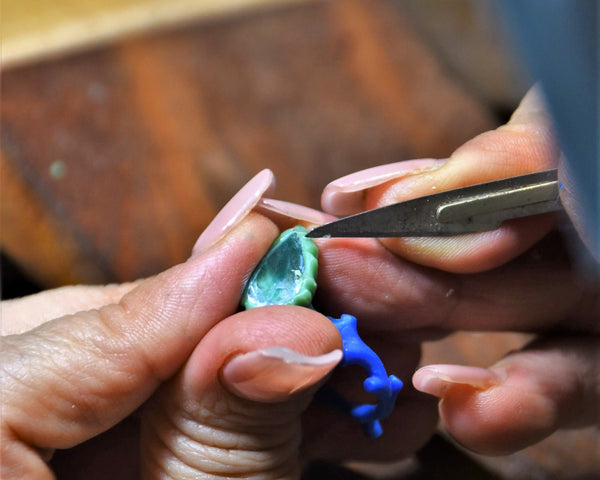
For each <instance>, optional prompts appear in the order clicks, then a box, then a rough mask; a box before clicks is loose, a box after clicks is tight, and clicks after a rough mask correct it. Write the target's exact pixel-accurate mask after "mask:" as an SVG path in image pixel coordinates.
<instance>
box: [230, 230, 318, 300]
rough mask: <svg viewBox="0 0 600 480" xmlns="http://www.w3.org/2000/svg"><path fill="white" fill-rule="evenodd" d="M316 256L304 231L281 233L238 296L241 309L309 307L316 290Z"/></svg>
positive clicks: (312, 243)
mask: <svg viewBox="0 0 600 480" xmlns="http://www.w3.org/2000/svg"><path fill="white" fill-rule="evenodd" d="M317 256H318V249H317V246H316V245H315V243H314V242H313V241H312V240H311V239H310V238H306V229H305V228H304V227H302V226H299V225H298V226H296V227H294V228H291V229H289V230H286V231H285V232H283V233H282V234H281V235H280V236H279V237H278V238H277V239H276V240H275V242H273V245H271V248H270V249H269V250H268V252H267V253H266V254H265V256H264V257H263V259H262V260H261V261H260V263H259V264H258V265H257V267H256V269H255V270H254V272H253V273H252V275H251V277H250V279H249V280H248V283H247V284H246V288H245V290H244V293H243V294H242V301H241V303H242V305H243V306H244V308H246V309H247V310H248V309H250V308H256V307H264V306H266V305H299V306H303V307H308V306H310V304H311V302H312V297H313V295H314V293H315V289H316V288H317V282H316V277H317V265H318V261H317Z"/></svg>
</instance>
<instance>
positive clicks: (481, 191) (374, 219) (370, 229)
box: [307, 170, 562, 238]
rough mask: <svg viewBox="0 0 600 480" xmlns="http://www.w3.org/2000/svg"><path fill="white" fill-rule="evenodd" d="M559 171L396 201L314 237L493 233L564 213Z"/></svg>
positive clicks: (325, 228)
mask: <svg viewBox="0 0 600 480" xmlns="http://www.w3.org/2000/svg"><path fill="white" fill-rule="evenodd" d="M559 189H560V186H559V182H558V174H557V171H556V170H545V171H543V172H537V173H531V174H528V175H520V176H517V177H510V178H505V179H502V180H496V181H493V182H487V183H481V184H478V185H471V186H468V187H463V188H457V189H454V190H448V191H445V192H440V193H435V194H433V195H427V196H424V197H419V198H415V199H412V200H407V201H405V202H400V203H395V204H393V205H388V206H385V207H381V208H376V209H374V210H369V211H366V212H363V213H359V214H357V215H351V216H349V217H345V218H342V219H340V220H336V221H333V222H330V223H327V224H325V225H321V226H319V227H316V228H315V229H313V230H312V231H310V232H309V233H308V235H307V236H308V237H311V238H326V237H440V236H452V235H462V234H465V233H474V232H482V231H486V230H493V229H495V228H497V227H499V226H500V224H501V223H502V222H503V221H505V220H510V219H512V218H519V217H527V216H530V215H538V214H541V213H547V212H553V211H557V210H561V209H562V204H561V202H560V197H559Z"/></svg>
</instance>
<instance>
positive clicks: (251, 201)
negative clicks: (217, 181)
mask: <svg viewBox="0 0 600 480" xmlns="http://www.w3.org/2000/svg"><path fill="white" fill-rule="evenodd" d="M274 186H275V177H274V176H273V172H271V170H269V169H265V170H262V171H261V172H259V173H258V174H256V175H255V176H254V177H253V178H252V179H251V180H250V181H249V182H248V183H246V185H244V186H243V187H242V188H241V189H240V191H239V192H237V193H236V194H235V195H234V196H233V198H232V199H231V200H229V202H227V204H226V205H225V206H224V207H223V208H222V209H221V211H220V212H219V213H218V214H217V216H216V217H215V218H214V219H213V221H212V222H211V223H210V224H209V225H208V227H206V229H205V230H204V232H202V234H201V235H200V237H199V238H198V240H197V241H196V244H195V245H194V248H193V250H192V256H196V255H198V254H200V253H202V252H204V251H206V250H208V249H209V248H210V247H212V246H213V245H214V244H215V243H216V242H218V241H219V240H220V239H221V238H223V237H224V236H225V235H226V234H227V233H228V232H229V231H230V230H231V229H232V228H233V227H235V226H236V225H237V224H238V223H239V221H240V220H242V219H243V218H244V217H245V216H246V215H248V213H250V211H251V210H252V209H253V208H254V207H255V206H256V204H257V203H258V201H259V200H260V198H261V197H262V196H263V195H264V194H265V193H267V192H269V191H271V190H272V189H273V188H274Z"/></svg>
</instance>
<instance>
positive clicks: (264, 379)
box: [221, 347, 342, 402]
mask: <svg viewBox="0 0 600 480" xmlns="http://www.w3.org/2000/svg"><path fill="white" fill-rule="evenodd" d="M341 359H342V351H341V350H333V351H332V352H329V353H327V354H325V355H321V356H318V357H311V356H307V355H302V354H300V353H298V352H295V351H293V350H290V349H289V348H285V347H270V348H266V349H263V350H257V351H254V352H249V353H244V354H241V355H238V356H236V357H234V358H233V359H231V360H230V361H229V362H228V363H227V364H226V365H225V367H224V368H223V370H222V374H221V375H222V380H223V383H224V384H225V385H226V386H227V387H228V388H229V389H230V390H231V391H232V392H234V393H236V394H237V395H240V396H243V397H246V398H248V399H250V400H256V401H261V402H278V401H283V400H286V399H287V398H289V397H290V395H292V394H294V393H295V392H298V391H300V390H304V389H305V388H308V387H311V386H313V385H315V384H317V383H318V382H319V381H320V380H322V379H323V378H325V376H326V375H327V374H328V373H330V372H331V371H332V370H333V369H334V367H335V366H336V365H337V364H338V363H339V362H340V360H341Z"/></svg>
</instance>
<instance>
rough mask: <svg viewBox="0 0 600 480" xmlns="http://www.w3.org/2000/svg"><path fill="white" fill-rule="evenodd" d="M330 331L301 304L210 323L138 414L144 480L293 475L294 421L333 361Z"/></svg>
mask: <svg viewBox="0 0 600 480" xmlns="http://www.w3.org/2000/svg"><path fill="white" fill-rule="evenodd" d="M340 349H341V339H340V336H339V333H338V331H337V329H336V328H335V327H334V325H333V324H332V322H330V321H329V320H328V319H327V318H325V317H324V316H323V315H321V314H319V313H317V312H315V311H313V310H309V309H306V308H302V307H289V306H287V307H286V306H283V307H282V306H274V307H264V308H257V309H252V310H248V311H244V312H241V313H238V314H236V315H234V316H232V317H230V318H228V319H226V320H224V321H222V322H221V323H219V324H218V325H216V326H215V327H214V328H213V329H212V330H211V331H210V332H209V333H208V334H207V335H206V336H205V337H204V338H203V339H202V341H201V342H200V344H199V345H198V347H197V348H196V349H195V351H194V353H193V354H192V356H191V357H190V359H189V361H188V362H187V364H186V365H185V367H184V369H183V370H182V372H181V373H180V374H179V375H178V376H177V377H176V378H175V379H174V380H173V381H172V382H170V383H169V385H167V386H165V388H164V389H162V390H161V391H160V392H159V394H158V395H157V397H155V399H154V401H153V402H152V404H151V405H150V407H149V409H148V410H147V412H146V414H145V415H144V428H143V435H142V456H143V459H142V465H143V466H144V467H143V469H144V478H164V477H165V476H166V477H169V478H182V477H186V478H188V477H189V478H192V477H193V478H197V477H198V476H200V475H212V476H214V477H220V478H225V477H227V478H233V477H235V478H296V477H298V476H299V459H298V447H299V444H300V429H299V419H300V415H301V413H302V411H303V410H304V409H305V408H306V406H307V405H308V403H309V402H310V400H311V399H312V396H313V394H314V393H315V391H316V389H317V386H318V385H319V384H321V383H322V382H323V379H324V378H325V377H326V376H327V374H328V373H329V372H330V371H331V370H332V369H333V368H334V367H335V365H336V364H337V363H338V362H339V360H340V359H341V350H340Z"/></svg>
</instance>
